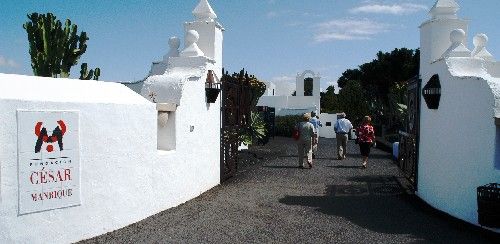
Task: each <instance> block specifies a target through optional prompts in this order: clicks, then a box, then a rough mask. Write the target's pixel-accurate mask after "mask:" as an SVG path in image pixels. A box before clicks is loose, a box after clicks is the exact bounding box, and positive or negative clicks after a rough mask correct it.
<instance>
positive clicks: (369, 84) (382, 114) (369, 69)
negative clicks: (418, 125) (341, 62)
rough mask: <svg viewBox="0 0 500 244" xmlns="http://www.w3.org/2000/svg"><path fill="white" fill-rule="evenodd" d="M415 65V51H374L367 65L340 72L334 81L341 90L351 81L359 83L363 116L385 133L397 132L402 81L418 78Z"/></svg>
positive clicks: (400, 114) (403, 90) (418, 59)
mask: <svg viewBox="0 0 500 244" xmlns="http://www.w3.org/2000/svg"><path fill="white" fill-rule="evenodd" d="M419 63H420V50H419V49H416V50H412V49H407V48H400V49H398V48H396V49H394V50H393V51H391V52H385V53H384V52H378V53H377V55H376V59H374V60H372V61H371V62H368V63H365V64H362V65H360V66H359V67H358V68H357V69H348V70H346V71H344V73H342V76H341V77H340V78H339V79H338V81H337V82H338V84H339V87H341V88H342V90H343V89H345V88H346V87H347V86H348V85H349V84H350V83H351V82H352V81H356V82H359V84H360V85H361V88H362V95H363V97H364V98H365V99H366V100H367V106H368V108H369V113H367V114H371V115H373V116H374V117H375V118H374V121H375V124H378V125H381V124H384V125H385V126H386V127H387V128H388V129H389V130H392V131H397V130H398V129H399V128H398V127H401V126H402V125H403V124H404V122H403V121H402V120H403V119H404V117H405V114H402V113H404V112H405V111H406V110H405V109H404V105H402V104H404V95H405V91H406V82H407V81H408V80H410V79H411V78H412V77H414V76H416V75H418V72H419ZM342 90H341V91H342ZM339 95H340V94H339ZM340 99H341V98H340V96H339V100H340ZM339 103H340V101H339Z"/></svg>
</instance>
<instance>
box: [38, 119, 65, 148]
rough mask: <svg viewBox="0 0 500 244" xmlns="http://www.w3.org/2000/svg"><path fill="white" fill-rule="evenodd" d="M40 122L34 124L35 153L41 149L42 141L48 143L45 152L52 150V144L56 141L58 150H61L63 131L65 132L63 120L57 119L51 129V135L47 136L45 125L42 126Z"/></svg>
mask: <svg viewBox="0 0 500 244" xmlns="http://www.w3.org/2000/svg"><path fill="white" fill-rule="evenodd" d="M42 124H43V123H42V122H38V123H36V125H35V135H36V136H37V137H38V139H37V140H36V144H35V153H39V152H40V150H41V149H42V145H43V144H44V143H46V144H48V145H47V146H46V147H45V149H46V150H47V152H52V151H53V150H54V146H53V145H52V144H53V143H55V142H57V144H58V146H59V150H60V151H62V150H63V136H64V133H66V124H64V121H62V120H59V121H57V124H59V126H57V127H56V128H55V129H54V130H53V131H52V136H49V135H48V134H47V129H46V128H45V127H42Z"/></svg>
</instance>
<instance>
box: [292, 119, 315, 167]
mask: <svg viewBox="0 0 500 244" xmlns="http://www.w3.org/2000/svg"><path fill="white" fill-rule="evenodd" d="M310 119H311V116H310V115H309V114H307V113H306V114H304V115H303V116H302V122H300V123H298V125H297V126H296V128H295V129H296V131H297V132H298V135H296V140H297V149H298V155H299V167H300V168H305V166H304V153H305V154H306V156H307V164H308V165H309V168H312V167H313V162H312V160H313V159H312V142H313V137H314V126H313V125H312V124H311V123H310V122H309V120H310Z"/></svg>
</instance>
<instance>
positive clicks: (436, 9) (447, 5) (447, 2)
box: [429, 0, 460, 19]
mask: <svg viewBox="0 0 500 244" xmlns="http://www.w3.org/2000/svg"><path fill="white" fill-rule="evenodd" d="M459 9H460V6H459V5H458V4H457V2H455V0H437V1H436V3H435V4H434V6H433V7H432V8H431V11H430V12H429V13H430V14H431V16H432V18H433V19H456V18H457V12H458V10H459Z"/></svg>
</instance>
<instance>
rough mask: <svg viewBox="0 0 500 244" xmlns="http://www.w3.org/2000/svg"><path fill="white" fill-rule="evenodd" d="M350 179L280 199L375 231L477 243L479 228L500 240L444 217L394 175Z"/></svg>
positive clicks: (482, 236) (482, 238)
mask: <svg viewBox="0 0 500 244" xmlns="http://www.w3.org/2000/svg"><path fill="white" fill-rule="evenodd" d="M349 181H350V184H346V185H328V186H327V187H326V189H325V194H324V195H320V196H285V197H284V198H281V199H280V200H279V202H280V203H282V204H286V205H298V206H307V207H313V208H316V210H317V211H319V212H321V213H323V214H327V215H334V216H338V217H343V218H346V219H348V220H349V221H351V222H352V223H354V224H356V225H358V226H361V227H363V228H366V229H369V230H372V231H375V232H379V233H388V234H408V235H412V236H415V237H417V238H418V239H420V240H422V241H425V242H428V241H431V242H443V241H444V242H447V243H474V242H477V241H478V232H479V234H480V235H479V240H480V241H485V242H489V241H494V240H499V239H496V238H499V236H498V235H496V234H494V233H491V232H488V231H484V230H480V229H479V228H477V227H474V226H471V225H469V224H466V223H464V222H461V221H459V220H455V219H453V218H451V217H449V216H446V217H445V218H443V217H444V214H443V213H440V212H438V211H436V210H434V209H432V208H431V207H430V206H428V205H426V204H425V203H424V202H422V201H421V200H420V199H419V198H418V197H416V196H415V195H412V194H407V193H406V189H404V188H403V187H402V186H401V184H400V183H399V182H398V180H397V179H396V178H395V177H393V176H361V177H352V178H350V179H349ZM416 212H419V213H421V214H415V213H416ZM443 219H444V223H445V224H446V225H444V226H443ZM457 229H459V230H460V232H459V233H460V234H458V235H457V232H456V230H457ZM497 243H498V242H497Z"/></svg>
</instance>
